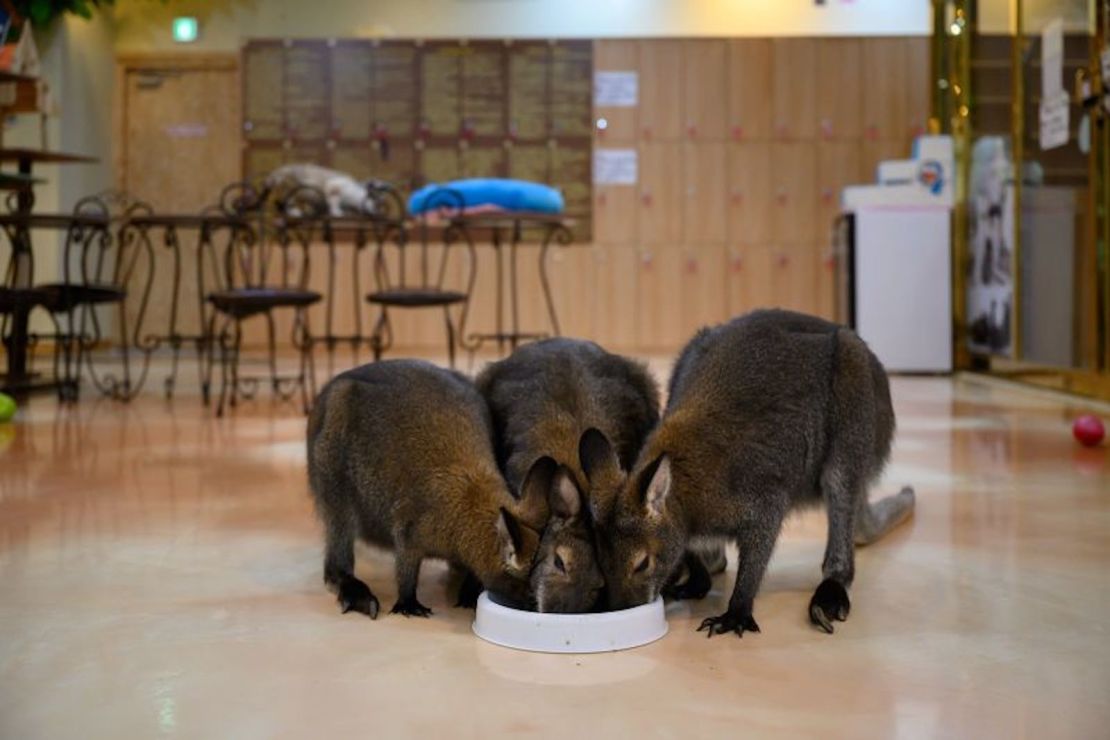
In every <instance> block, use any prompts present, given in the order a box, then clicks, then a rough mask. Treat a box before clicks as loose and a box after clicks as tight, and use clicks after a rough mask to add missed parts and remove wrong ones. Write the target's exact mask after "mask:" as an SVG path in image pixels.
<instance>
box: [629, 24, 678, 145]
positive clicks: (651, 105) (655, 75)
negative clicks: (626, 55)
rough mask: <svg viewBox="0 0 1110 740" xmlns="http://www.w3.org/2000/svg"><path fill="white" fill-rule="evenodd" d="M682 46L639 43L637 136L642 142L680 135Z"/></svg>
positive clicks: (649, 42) (673, 43)
mask: <svg viewBox="0 0 1110 740" xmlns="http://www.w3.org/2000/svg"><path fill="white" fill-rule="evenodd" d="M682 43H683V42H681V41H674V40H659V41H641V42H639V45H640V134H641V137H642V138H643V139H644V140H645V141H652V140H656V139H658V140H668V139H677V138H679V137H680V136H682V118H683V116H682V105H681V101H682V99H683V93H682V84H683V74H682V56H683V55H682Z"/></svg>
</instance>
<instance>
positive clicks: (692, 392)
mask: <svg viewBox="0 0 1110 740" xmlns="http://www.w3.org/2000/svg"><path fill="white" fill-rule="evenodd" d="M894 426H895V423H894V411H893V407H892V405H891V400H890V388H889V384H888V382H887V377H886V373H885V371H884V370H883V367H882V365H881V364H880V363H879V361H878V359H877V358H876V357H875V355H874V354H872V352H871V351H870V350H869V349H868V348H867V345H866V344H864V342H863V341H862V340H861V339H860V338H859V337H858V336H856V335H855V333H853V332H852V331H850V330H848V329H846V328H843V327H839V326H837V325H835V324H832V323H830V322H828V321H825V320H823V319H819V318H815V317H812V316H806V315H804V314H799V313H793V312H789V311H780V310H764V311H755V312H753V313H750V314H747V315H745V316H741V317H739V318H736V319H733V320H732V321H730V322H727V323H725V324H722V325H720V326H717V327H714V328H711V329H703V330H702V331H701V332H699V333H698V334H697V335H696V336H695V337H694V338H693V339H692V340H691V341H690V343H689V344H688V345H687V346H686V348H685V349H684V350H683V352H682V354H681V355H680V357H679V359H678V362H677V363H676V366H675V372H674V376H673V379H672V382H671V396H670V399H669V400H668V406H667V410H666V413H665V414H664V416H663V419H662V420H661V422H660V424H659V426H658V427H657V428H656V429H655V431H654V432H653V433H652V434H651V435H650V436H649V438H648V440H647V441H646V443H645V445H644V448H643V450H642V451H641V453H640V456H639V459H638V461H637V463H636V465H635V467H634V468H633V471H632V472H631V473H630V474H629V475H628V476H627V477H626V478H625V479H624V480H623V481H621V482H620V483H619V487H620V490H619V493H618V494H617V501H616V504H615V506H614V507H613V508H612V510H611V511H610V512H609V513H608V515H607V516H606V517H605V518H604V519H602V520H600V521H599V522H598V526H599V528H600V530H601V536H600V537H599V538H598V556H599V560H600V563H601V566H602V571H603V573H604V574H605V577H606V581H607V586H608V589H609V595H610V598H611V607H612V608H624V607H628V606H633V605H635V604H642V603H646V602H649V601H651V600H652V599H654V598H655V596H656V595H657V594H658V593H659V591H660V589H661V588H662V586H663V584H664V583H665V581H666V578H667V576H668V575H669V574H670V572H671V571H672V570H673V568H674V566H675V563H677V562H678V561H679V559H680V558H681V557H682V555H683V551H684V549H685V548H686V546H687V544H688V542H689V541H690V539H691V538H695V537H697V538H703V537H710V538H728V539H732V540H734V541H735V542H736V543H737V544H738V546H739V548H740V564H739V569H738V572H737V577H736V584H735V587H734V589H733V593H732V597H731V599H730V600H729V604H728V610H727V611H726V612H725V613H724V614H722V615H720V616H718V617H711V618H708V619H706V620H705V621H704V622H702V624H701V626H700V627H699V630H708V632H709V635H710V636H712V635H714V634H723V633H725V632H730V631H731V632H735V633H736V634H738V635H742V634H743V632H744V631H745V630H749V631H755V632H758V631H759V626H758V625H757V624H756V622H755V620H754V619H753V617H752V603H753V601H754V599H755V595H756V592H757V590H758V588H759V584H760V582H761V581H762V579H763V573H764V571H765V569H766V567H767V563H768V561H769V560H770V557H771V551H772V550H773V548H774V545H775V541H776V540H777V539H778V535H779V531H780V529H781V526H782V522H783V519H784V517H785V516H786V515H787V513H788V512H789V511H791V510H792V509H794V508H797V507H800V506H806V505H810V504H816V503H820V502H822V501H823V502H824V503H825V505H826V507H827V510H828V521H829V530H828V541H827V545H826V550H825V558H824V563H823V566H822V572H823V575H824V581H823V582H822V583H821V585H820V586H819V587H818V588H817V591H816V592H815V593H814V595H813V598H812V600H811V601H810V619H811V621H812V622H813V623H814V624H815V625H816V626H818V627H820V628H821V629H823V630H825V631H826V632H832V631H833V627H832V620H843V619H845V618H846V617H847V616H848V611H849V608H850V602H849V600H848V593H847V589H848V587H849V586H850V585H851V583H852V579H853V577H854V575H855V564H854V548H853V541H855V542H873V541H874V540H876V539H878V538H879V537H880V536H882V535H883V534H884V533H885V532H887V531H888V530H889V529H891V528H892V527H893V526H895V525H896V524H898V523H899V522H901V521H902V520H904V519H905V518H907V517H908V516H909V515H910V513H911V512H912V510H913V506H914V494H913V491H912V489H910V488H904V489H903V490H902V491H901V492H900V493H898V494H896V495H895V496H891V497H888V498H886V499H883V500H881V501H879V502H877V503H876V504H874V505H872V504H869V503H868V500H867V490H868V486H869V484H870V483H871V482H873V481H874V480H875V479H876V478H877V477H878V475H879V474H880V473H881V472H882V469H883V467H884V466H885V464H886V461H887V458H888V457H889V454H890V447H891V441H892V438H893V434H894ZM586 452H587V456H586V459H584V461H583V462H584V464H585V466H586V468H587V471H586V472H587V474H588V475H590V476H591V478H593V477H595V476H606V475H607V476H610V478H611V479H615V475H614V473H613V471H614V469H615V468H616V467H617V458H616V455H615V453H614V452H613V451H612V450H611V449H609V448H607V447H606V445H605V441H604V439H597V438H595V440H594V443H593V444H592V445H591V446H590V449H589V450H586Z"/></svg>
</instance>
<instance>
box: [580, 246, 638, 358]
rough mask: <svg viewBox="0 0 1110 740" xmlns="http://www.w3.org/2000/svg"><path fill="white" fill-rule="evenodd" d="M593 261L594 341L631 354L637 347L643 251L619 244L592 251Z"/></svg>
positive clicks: (596, 248)
mask: <svg viewBox="0 0 1110 740" xmlns="http://www.w3.org/2000/svg"><path fill="white" fill-rule="evenodd" d="M590 250H591V254H592V257H593V261H592V263H591V268H590V272H589V276H588V277H589V279H591V280H592V281H593V296H594V311H593V313H594V324H593V334H592V335H591V337H590V338H591V339H593V340H594V341H596V342H598V343H600V344H601V345H602V346H605V347H608V348H611V349H616V350H618V351H628V350H632V349H634V348H635V344H636V288H637V282H638V280H637V279H638V273H639V263H640V259H639V250H638V249H636V248H635V247H629V246H625V245H619V244H598V245H595V246H593V247H591V248H590Z"/></svg>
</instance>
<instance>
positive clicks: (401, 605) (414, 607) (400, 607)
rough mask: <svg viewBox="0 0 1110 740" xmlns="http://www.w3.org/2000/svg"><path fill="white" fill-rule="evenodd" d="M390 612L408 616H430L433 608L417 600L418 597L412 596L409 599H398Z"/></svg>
mask: <svg viewBox="0 0 1110 740" xmlns="http://www.w3.org/2000/svg"><path fill="white" fill-rule="evenodd" d="M389 613H390V614H404V615H405V616H406V617H430V616H431V615H432V610H431V609H429V608H428V607H426V606H424V605H423V604H421V603H420V602H419V601H417V600H416V597H412V598H409V599H398V600H397V603H396V604H394V605H393V608H392V609H391V610H390V611H389Z"/></svg>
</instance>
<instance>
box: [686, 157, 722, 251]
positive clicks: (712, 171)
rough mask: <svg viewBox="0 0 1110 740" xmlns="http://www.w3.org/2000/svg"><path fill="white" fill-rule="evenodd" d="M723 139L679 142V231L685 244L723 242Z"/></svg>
mask: <svg viewBox="0 0 1110 740" xmlns="http://www.w3.org/2000/svg"><path fill="white" fill-rule="evenodd" d="M726 147H727V145H726V144H725V143H724V142H719V141H718V142H710V141H699V142H692V143H687V144H684V145H683V151H682V174H683V180H684V183H683V193H682V196H683V206H682V208H683V210H682V225H683V228H682V235H683V242H684V243H685V244H697V243H712V244H723V243H724V241H725V232H726V204H727V202H728V201H727V199H728V152H727V148H726Z"/></svg>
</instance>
